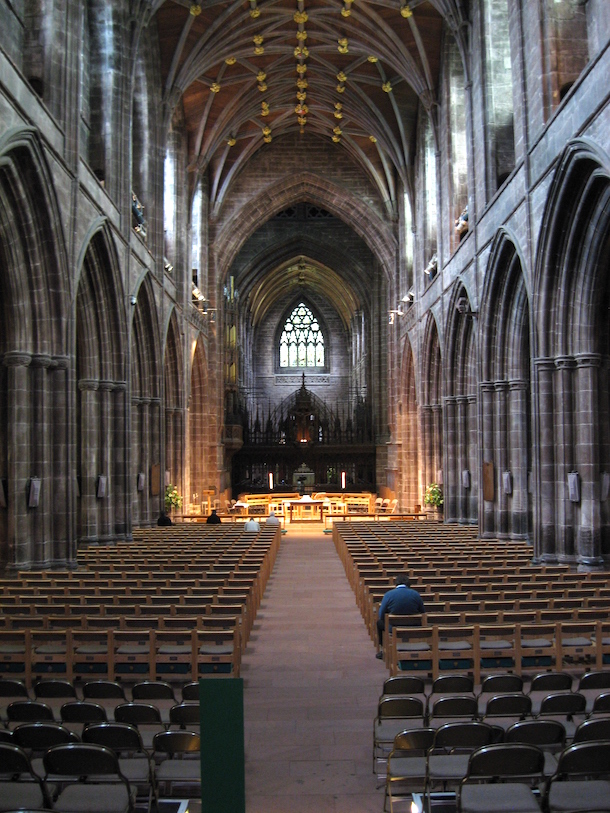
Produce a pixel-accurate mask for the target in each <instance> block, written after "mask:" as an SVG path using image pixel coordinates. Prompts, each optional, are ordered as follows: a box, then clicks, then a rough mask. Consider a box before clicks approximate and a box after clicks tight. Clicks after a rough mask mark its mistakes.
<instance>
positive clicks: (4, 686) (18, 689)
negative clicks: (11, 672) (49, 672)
mask: <svg viewBox="0 0 610 813" xmlns="http://www.w3.org/2000/svg"><path fill="white" fill-rule="evenodd" d="M0 697H15V698H17V697H23V698H24V699H25V700H27V699H28V698H29V694H28V690H27V686H26V685H25V683H24V682H23V681H21V680H14V679H13V678H0Z"/></svg>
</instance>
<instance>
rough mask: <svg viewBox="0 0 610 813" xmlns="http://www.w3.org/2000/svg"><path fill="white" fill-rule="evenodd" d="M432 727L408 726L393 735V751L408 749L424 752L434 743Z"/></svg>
mask: <svg viewBox="0 0 610 813" xmlns="http://www.w3.org/2000/svg"><path fill="white" fill-rule="evenodd" d="M435 733H436V732H435V730H434V729H433V728H410V729H406V730H405V731H401V732H400V734H397V735H396V736H395V737H394V748H393V752H394V753H396V752H397V751H402V752H404V751H409V752H417V753H422V754H426V753H427V752H428V751H429V749H430V748H432V745H433V744H434V735H435Z"/></svg>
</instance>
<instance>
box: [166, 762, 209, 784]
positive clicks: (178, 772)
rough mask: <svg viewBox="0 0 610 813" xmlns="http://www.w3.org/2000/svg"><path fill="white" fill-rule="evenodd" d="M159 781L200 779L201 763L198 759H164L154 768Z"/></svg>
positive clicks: (194, 781) (191, 780) (193, 780)
mask: <svg viewBox="0 0 610 813" xmlns="http://www.w3.org/2000/svg"><path fill="white" fill-rule="evenodd" d="M155 774H156V776H157V780H158V781H159V782H193V783H198V782H200V781H201V764H200V762H199V760H198V759H165V760H163V762H161V763H160V764H159V765H158V766H157V768H156V769H155Z"/></svg>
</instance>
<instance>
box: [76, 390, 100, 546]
mask: <svg viewBox="0 0 610 813" xmlns="http://www.w3.org/2000/svg"><path fill="white" fill-rule="evenodd" d="M99 385H100V382H99V381H97V380H95V379H91V378H81V380H80V381H79V382H78V389H79V390H80V444H81V460H80V463H81V466H80V529H79V534H80V539H81V540H83V541H86V542H94V541H97V539H98V516H97V498H96V496H95V493H96V485H97V476H98V466H99V461H98V454H99V444H98V437H99V425H98V421H99V415H98V394H97V391H98V388H99Z"/></svg>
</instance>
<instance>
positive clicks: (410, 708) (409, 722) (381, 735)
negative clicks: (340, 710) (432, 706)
mask: <svg viewBox="0 0 610 813" xmlns="http://www.w3.org/2000/svg"><path fill="white" fill-rule="evenodd" d="M424 713H425V706H424V702H423V701H422V699H421V698H417V697H403V696H394V697H392V696H391V697H386V698H384V699H383V700H381V702H380V703H379V704H378V706H377V716H376V718H375V722H374V724H373V773H375V772H376V768H377V763H378V762H379V760H382V759H386V758H387V755H388V754H389V753H390V751H391V750H392V746H393V744H394V738H395V737H396V735H397V734H400V732H401V731H404V730H405V729H407V728H423V727H424Z"/></svg>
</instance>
